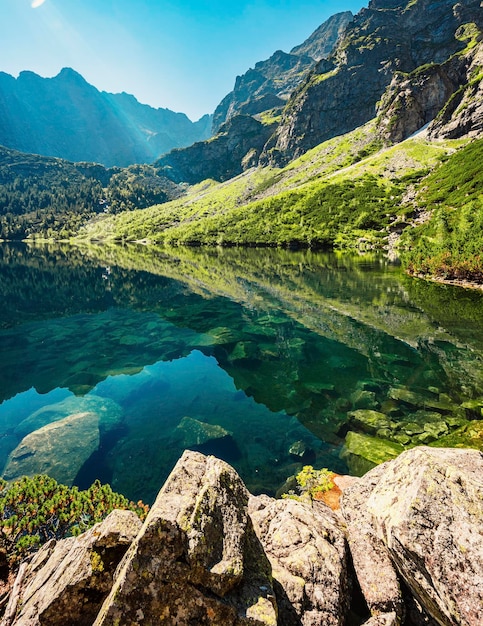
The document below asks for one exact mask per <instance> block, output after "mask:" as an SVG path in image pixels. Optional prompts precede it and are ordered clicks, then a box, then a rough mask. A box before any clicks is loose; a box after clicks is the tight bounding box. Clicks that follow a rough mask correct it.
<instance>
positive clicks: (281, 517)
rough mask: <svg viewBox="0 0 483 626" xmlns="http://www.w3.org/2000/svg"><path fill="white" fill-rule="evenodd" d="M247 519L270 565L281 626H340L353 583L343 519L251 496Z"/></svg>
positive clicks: (316, 506) (305, 506)
mask: <svg viewBox="0 0 483 626" xmlns="http://www.w3.org/2000/svg"><path fill="white" fill-rule="evenodd" d="M249 513H250V517H251V519H252V521H253V525H254V528H255V532H256V534H257V537H258V538H259V540H260V542H261V543H262V546H263V547H264V549H265V552H266V554H267V556H268V558H269V560H270V563H271V565H272V575H273V579H274V589H275V595H276V598H277V606H278V624H283V625H284V626H296V625H302V626H318V625H319V624H324V626H342V624H345V622H346V618H347V614H348V609H349V597H350V590H351V583H350V581H349V569H348V565H349V554H348V550H347V544H346V541H345V533H344V530H343V527H342V524H341V522H340V520H339V518H337V517H336V515H335V514H334V513H333V512H332V511H331V510H330V509H329V508H328V507H326V506H325V505H323V504H320V503H313V506H312V505H311V504H307V503H304V502H297V501H295V500H291V499H286V500H274V499H273V498H269V497H268V496H258V497H255V496H252V497H250V500H249Z"/></svg>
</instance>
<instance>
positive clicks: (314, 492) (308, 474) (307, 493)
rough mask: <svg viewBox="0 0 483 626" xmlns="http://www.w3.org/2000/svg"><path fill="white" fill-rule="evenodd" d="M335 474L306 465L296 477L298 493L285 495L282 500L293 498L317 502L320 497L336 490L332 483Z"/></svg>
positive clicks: (325, 469)
mask: <svg viewBox="0 0 483 626" xmlns="http://www.w3.org/2000/svg"><path fill="white" fill-rule="evenodd" d="M333 478H334V472H331V471H330V470H328V469H327V468H325V467H324V468H322V469H320V470H316V469H314V468H313V467H312V466H311V465H304V467H303V468H302V469H301V471H300V472H299V473H298V474H297V475H296V476H295V480H296V481H297V492H293V491H292V492H290V493H288V494H284V495H283V496H282V498H292V499H295V500H316V499H317V497H318V495H319V494H321V493H324V492H326V491H330V490H331V489H333V488H334V486H335V485H334V483H333V482H332V480H333Z"/></svg>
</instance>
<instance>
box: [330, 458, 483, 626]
mask: <svg viewBox="0 0 483 626" xmlns="http://www.w3.org/2000/svg"><path fill="white" fill-rule="evenodd" d="M482 476H483V454H482V453H481V452H479V451H477V450H464V449H461V450H456V449H446V450H445V449H435V448H427V447H422V448H414V449H413V450H410V451H408V452H405V453H404V454H401V455H400V456H399V457H398V458H397V459H396V460H394V461H392V462H389V463H386V464H384V465H382V466H380V467H377V468H375V469H374V470H372V471H371V472H369V473H368V474H367V475H366V476H364V477H363V478H362V479H361V481H360V482H359V483H357V484H356V485H354V486H353V487H350V488H349V489H347V490H346V492H345V493H344V495H343V498H342V506H341V511H342V514H343V515H344V517H345V519H346V520H347V523H348V533H349V538H350V539H349V541H350V544H351V551H352V554H353V556H354V566H355V569H356V572H357V575H358V578H359V582H360V584H361V588H362V590H363V591H364V593H365V595H366V598H367V600H368V604H369V606H370V607H371V609H372V610H373V611H374V612H381V611H382V612H385V611H386V612H388V613H389V612H392V611H394V609H395V612H396V613H398V612H400V607H401V600H400V594H399V592H398V589H397V584H396V581H397V578H398V577H399V578H400V579H401V580H402V581H404V583H405V585H406V586H407V588H408V589H409V590H410V592H411V594H412V595H413V596H414V598H415V599H416V600H417V602H419V604H420V605H421V606H422V607H424V609H425V611H426V612H427V613H428V614H429V615H430V616H431V617H432V618H433V619H434V620H435V621H436V623H437V624H440V625H441V626H455V625H456V624H465V625H466V626H470V625H471V626H477V624H481V623H482V620H483V533H482V530H483V526H482V524H483V523H482V520H483V479H482ZM375 564H376V567H375V566H374V565H375ZM382 571H385V572H387V580H392V581H393V583H392V584H391V585H390V586H388V588H387V589H385V588H384V587H382V586H379V585H378V581H377V579H378V578H379V576H380V573H381V572H382Z"/></svg>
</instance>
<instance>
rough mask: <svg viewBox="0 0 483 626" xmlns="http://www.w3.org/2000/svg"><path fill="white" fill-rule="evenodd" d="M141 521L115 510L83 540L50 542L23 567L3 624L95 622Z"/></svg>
mask: <svg viewBox="0 0 483 626" xmlns="http://www.w3.org/2000/svg"><path fill="white" fill-rule="evenodd" d="M140 527H141V521H140V520H139V518H138V517H137V516H136V514H135V513H133V512H132V511H113V512H112V513H111V514H110V515H108V517H106V519H105V520H104V521H103V522H101V523H100V524H96V526H94V527H93V528H91V529H90V530H89V531H87V532H86V533H84V534H83V535H81V536H80V537H69V538H67V539H63V540H61V541H58V542H55V540H52V541H49V543H47V544H45V545H44V546H43V547H42V548H41V549H40V550H39V551H38V552H37V553H36V554H35V555H34V557H33V558H32V560H31V561H30V562H24V564H22V565H21V568H20V572H19V574H18V576H17V581H16V583H15V590H14V592H13V593H12V595H11V597H10V601H9V604H8V606H7V608H6V611H5V616H4V618H3V620H2V622H1V626H27V625H28V626H40V625H43V624H48V625H49V626H65V624H67V623H68V624H69V626H83V625H87V624H92V622H93V621H94V620H95V618H96V615H97V613H98V611H99V609H100V607H101V605H102V602H103V600H104V598H105V597H106V596H107V594H108V593H109V590H110V588H111V586H112V581H113V575H114V571H115V569H116V567H117V565H118V564H119V562H120V560H121V558H122V556H123V555H124V553H125V552H126V550H127V548H128V546H129V545H130V544H131V542H132V541H133V539H134V538H135V537H136V535H137V533H138V532H139V529H140Z"/></svg>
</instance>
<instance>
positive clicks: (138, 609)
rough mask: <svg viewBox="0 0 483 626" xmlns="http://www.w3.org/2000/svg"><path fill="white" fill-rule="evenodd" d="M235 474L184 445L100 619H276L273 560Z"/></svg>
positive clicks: (226, 625)
mask: <svg viewBox="0 0 483 626" xmlns="http://www.w3.org/2000/svg"><path fill="white" fill-rule="evenodd" d="M247 503H248V492H247V490H246V487H245V486H244V484H243V482H242V481H241V479H240V477H239V476H238V474H237V473H236V472H235V470H234V469H233V468H231V467H230V466H229V465H227V464H226V463H224V462H223V461H220V460H218V459H216V458H214V457H205V456H203V455H202V454H200V453H197V452H191V451H186V452H185V453H184V454H183V456H182V457H181V459H180V460H179V461H178V463H177V465H176V466H175V468H174V470H173V471H172V473H171V475H170V476H169V478H168V480H167V481H166V483H165V485H164V487H163V488H162V490H161V491H160V493H159V495H158V497H157V499H156V502H155V503H154V505H153V507H152V509H151V511H150V513H149V515H148V517H147V519H146V521H145V523H144V526H143V528H142V530H141V532H140V533H139V535H138V537H137V538H136V540H135V541H134V542H133V544H132V546H131V547H130V549H129V550H128V552H127V554H126V556H125V558H124V560H123V562H122V564H121V565H120V567H119V570H118V575H117V578H116V580H115V583H114V585H113V588H112V590H111V593H110V595H109V597H108V598H107V600H106V601H105V603H104V605H103V607H102V610H101V612H100V613H99V615H98V617H97V619H96V621H95V625H96V626H101V625H102V626H107V625H112V626H114V625H115V624H125V625H126V626H128V625H134V624H139V623H146V624H151V623H160V622H161V621H162V622H163V623H165V624H173V625H174V624H200V625H201V624H211V625H214V626H216V625H219V626H230V625H235V624H236V626H242V625H244V624H246V625H248V624H251V625H254V626H257V625H260V626H261V625H269V624H270V625H272V626H275V624H276V623H277V614H276V606H275V599H274V593H273V588H272V582H271V575H270V563H269V562H268V560H267V557H266V556H265V554H264V552H263V548H262V546H261V545H260V542H259V541H258V539H257V537H256V535H255V532H254V530H253V527H252V523H251V521H250V518H249V517H248V511H247Z"/></svg>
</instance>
